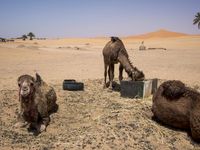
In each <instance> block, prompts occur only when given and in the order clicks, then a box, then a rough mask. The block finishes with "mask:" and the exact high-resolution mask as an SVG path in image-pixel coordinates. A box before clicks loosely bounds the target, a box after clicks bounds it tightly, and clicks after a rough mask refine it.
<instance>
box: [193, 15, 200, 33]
mask: <svg viewBox="0 0 200 150" xmlns="http://www.w3.org/2000/svg"><path fill="white" fill-rule="evenodd" d="M193 24H194V25H195V24H197V25H198V28H199V29H200V12H198V13H197V14H196V15H195V18H194V20H193Z"/></svg>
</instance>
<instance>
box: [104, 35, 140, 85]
mask: <svg viewBox="0 0 200 150" xmlns="http://www.w3.org/2000/svg"><path fill="white" fill-rule="evenodd" d="M103 57H104V69H105V70H104V87H106V77H107V68H108V67H109V68H108V76H109V83H110V84H109V86H110V88H112V84H113V79H114V64H116V63H118V62H119V63H120V66H119V80H120V81H121V80H122V79H123V76H122V72H123V69H125V71H126V72H127V74H128V76H129V77H130V78H131V79H132V80H144V73H143V72H142V71H140V70H138V69H137V68H136V67H134V66H133V65H132V63H131V62H130V60H129V56H128V53H127V51H126V49H125V46H124V44H123V42H122V41H121V40H120V39H119V38H118V37H111V41H109V42H108V43H107V44H106V45H105V47H104V48H103Z"/></svg>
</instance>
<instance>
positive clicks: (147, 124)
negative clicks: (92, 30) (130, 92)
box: [0, 36, 200, 150]
mask: <svg viewBox="0 0 200 150" xmlns="http://www.w3.org/2000/svg"><path fill="white" fill-rule="evenodd" d="M108 40H109V39H101V38H98V39H58V40H37V41H36V40H35V41H34V40H33V41H25V42H24V41H15V42H14V43H1V44H0V54H1V55H0V64H1V65H0V100H1V101H0V116H1V117H0V135H1V136H0V149H6V150H7V149H180V150H182V149H200V146H199V144H197V143H194V142H193V141H192V140H191V138H190V136H188V134H187V132H185V131H179V130H175V129H172V128H169V127H166V126H163V125H161V124H159V123H157V122H155V121H153V120H152V118H151V117H152V112H151V105H152V101H151V97H149V98H148V99H143V100H141V99H138V100H136V99H128V98H121V97H120V93H119V91H113V92H111V91H109V90H104V89H103V88H102V87H103V79H102V78H103V58H102V48H103V47H104V45H105V43H106V42H107V41H108ZM36 42H37V44H34V43H36ZM124 43H125V46H126V47H127V49H128V52H129V54H130V57H131V60H132V61H133V63H134V64H135V65H136V66H138V68H140V69H141V70H143V71H144V73H145V74H146V77H147V78H155V77H157V78H161V79H179V80H182V81H183V82H185V83H187V84H189V85H190V86H192V87H195V88H196V89H197V90H200V89H199V87H200V81H199V74H200V69H199V66H200V59H199V55H200V51H199V47H200V38H199V37H188V36H187V37H179V38H165V39H146V40H145V45H147V46H148V47H165V48H167V50H166V51H163V50H153V51H139V50H138V48H139V45H140V43H141V40H140V39H124ZM59 47H60V48H59ZM77 48H79V49H77ZM35 70H36V71H38V72H39V73H40V74H41V76H42V77H43V79H44V80H45V81H47V82H48V83H50V84H51V85H52V86H53V87H54V88H55V90H56V92H57V96H58V104H59V110H58V112H57V113H54V114H53V115H52V116H51V122H50V125H49V126H48V127H47V132H44V133H42V134H40V135H39V136H33V135H31V133H29V132H27V129H26V128H20V129H17V128H14V126H13V125H14V124H15V123H16V121H17V119H16V116H17V115H16V113H17V111H18V88H17V82H16V79H17V77H18V76H20V75H22V74H25V73H28V74H31V75H33V74H34V71H35ZM117 70H118V69H117V68H116V75H117V72H118V71H117ZM124 76H126V75H124ZM116 77H117V76H116ZM70 78H75V79H77V80H79V81H83V82H84V83H85V91H80V92H70V91H63V90H62V81H63V79H70ZM117 82H118V81H117Z"/></svg>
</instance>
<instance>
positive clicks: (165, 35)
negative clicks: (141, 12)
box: [127, 29, 189, 39]
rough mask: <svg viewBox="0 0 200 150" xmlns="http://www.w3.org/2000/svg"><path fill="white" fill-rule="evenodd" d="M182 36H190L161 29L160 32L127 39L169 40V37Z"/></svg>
mask: <svg viewBox="0 0 200 150" xmlns="http://www.w3.org/2000/svg"><path fill="white" fill-rule="evenodd" d="M181 36H189V34H185V33H178V32H172V31H168V30H164V29H160V30H158V31H155V32H150V33H146V34H141V35H135V36H128V37H127V38H139V39H148V38H169V37H181Z"/></svg>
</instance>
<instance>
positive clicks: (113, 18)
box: [0, 0, 200, 38]
mask: <svg viewBox="0 0 200 150" xmlns="http://www.w3.org/2000/svg"><path fill="white" fill-rule="evenodd" d="M197 12H200V0H0V37H17V36H21V35H22V34H26V33H28V32H30V31H31V32H33V33H35V35H36V36H38V37H49V38H55V37H95V36H111V35H115V36H127V35H136V34H141V33H145V32H151V31H155V30H158V29H168V30H171V31H177V32H184V33H191V34H200V30H198V28H197V26H194V25H193V24H192V22H193V19H194V16H195V14H196V13H197Z"/></svg>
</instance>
